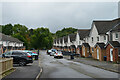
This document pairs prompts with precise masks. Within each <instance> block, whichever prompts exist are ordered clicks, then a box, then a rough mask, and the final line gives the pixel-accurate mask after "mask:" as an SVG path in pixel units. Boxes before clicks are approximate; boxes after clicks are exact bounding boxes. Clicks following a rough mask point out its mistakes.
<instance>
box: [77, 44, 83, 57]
mask: <svg viewBox="0 0 120 80" xmlns="http://www.w3.org/2000/svg"><path fill="white" fill-rule="evenodd" d="M76 54H80V55H82V45H78V46H77V49H76Z"/></svg>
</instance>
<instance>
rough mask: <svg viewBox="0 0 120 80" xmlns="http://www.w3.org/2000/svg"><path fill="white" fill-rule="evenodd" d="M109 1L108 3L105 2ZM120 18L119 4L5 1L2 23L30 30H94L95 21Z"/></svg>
mask: <svg viewBox="0 0 120 80" xmlns="http://www.w3.org/2000/svg"><path fill="white" fill-rule="evenodd" d="M104 1H105V0H104ZM115 18H118V2H3V3H2V24H8V23H12V24H18V23H19V24H22V25H25V26H27V27H28V28H38V27H47V28H49V29H50V31H51V32H53V33H54V32H56V31H57V30H60V29H62V28H64V27H74V28H78V29H81V28H90V27H91V24H92V21H93V20H106V19H115Z"/></svg>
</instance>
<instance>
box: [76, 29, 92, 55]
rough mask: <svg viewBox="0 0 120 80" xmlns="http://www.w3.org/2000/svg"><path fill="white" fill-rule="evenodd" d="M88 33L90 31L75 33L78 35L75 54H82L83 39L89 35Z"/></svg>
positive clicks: (84, 30) (81, 30) (80, 30)
mask: <svg viewBox="0 0 120 80" xmlns="http://www.w3.org/2000/svg"><path fill="white" fill-rule="evenodd" d="M89 32H90V29H79V30H78V31H77V35H78V37H77V36H76V42H77V49H76V53H77V54H80V52H82V48H81V46H82V43H85V40H84V38H85V37H86V36H88V35H89Z"/></svg>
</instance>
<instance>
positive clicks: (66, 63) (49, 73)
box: [39, 51, 118, 80]
mask: <svg viewBox="0 0 120 80" xmlns="http://www.w3.org/2000/svg"><path fill="white" fill-rule="evenodd" d="M39 63H40V66H41V67H42V68H43V72H42V75H41V77H40V78H41V79H42V78H78V79H80V78H81V79H89V80H97V79H98V80H103V79H105V80H106V79H107V80H110V78H113V79H111V80H118V73H114V72H110V71H107V70H104V69H100V68H96V67H93V66H90V65H85V64H83V63H78V62H73V61H71V60H66V59H55V58H54V57H53V56H49V55H47V54H46V51H40V61H39Z"/></svg>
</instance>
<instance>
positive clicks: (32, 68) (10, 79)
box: [2, 60, 41, 80]
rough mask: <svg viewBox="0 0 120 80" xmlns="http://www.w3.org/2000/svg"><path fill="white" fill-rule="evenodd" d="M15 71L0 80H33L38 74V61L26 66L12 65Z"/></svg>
mask: <svg viewBox="0 0 120 80" xmlns="http://www.w3.org/2000/svg"><path fill="white" fill-rule="evenodd" d="M13 66H14V68H16V70H15V71H14V72H13V73H11V74H10V75H8V76H6V77H4V78H3V79H2V80H21V79H22V80H27V79H28V80H35V79H36V77H37V76H38V74H39V72H40V69H41V68H40V66H39V60H34V62H33V63H32V64H27V65H26V66H19V65H17V64H14V65H13Z"/></svg>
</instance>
